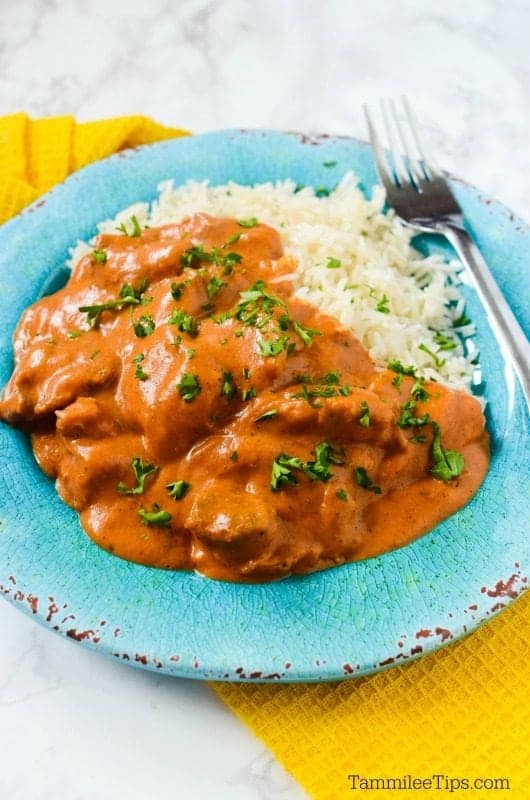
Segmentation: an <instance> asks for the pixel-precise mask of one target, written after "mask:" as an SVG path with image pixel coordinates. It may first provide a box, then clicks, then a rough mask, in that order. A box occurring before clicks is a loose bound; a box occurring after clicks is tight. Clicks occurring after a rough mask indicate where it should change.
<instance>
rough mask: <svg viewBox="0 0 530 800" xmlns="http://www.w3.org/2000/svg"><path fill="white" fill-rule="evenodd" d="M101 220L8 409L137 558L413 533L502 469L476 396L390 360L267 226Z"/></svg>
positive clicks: (49, 301) (267, 567) (18, 342)
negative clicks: (380, 361) (309, 295)
mask: <svg viewBox="0 0 530 800" xmlns="http://www.w3.org/2000/svg"><path fill="white" fill-rule="evenodd" d="M253 223H254V221H253V220H250V221H246V224H243V225H242V224H240V223H239V222H238V221H236V220H231V219H216V218H211V217H209V216H207V215H204V214H197V215H195V216H193V217H191V218H189V219H187V220H184V221H183V222H182V223H180V224H178V225H166V226H163V227H160V228H156V229H155V228H153V229H146V230H143V231H140V230H139V228H138V226H136V225H135V226H134V229H132V228H131V227H130V226H129V229H128V230H129V234H131V233H134V234H136V235H127V234H124V233H116V234H103V235H100V236H99V237H98V239H97V241H96V244H95V250H94V252H93V253H92V254H88V255H87V256H85V257H84V258H83V259H82V260H81V261H80V262H79V263H78V264H77V265H76V267H75V269H74V271H73V274H72V276H71V278H70V280H69V281H68V283H67V285H66V286H65V287H64V288H63V289H62V290H61V291H59V292H57V293H55V294H53V295H51V296H49V297H45V298H43V299H42V300H40V301H39V302H37V303H35V304H34V305H33V306H31V307H30V308H29V309H27V311H26V312H25V313H24V315H23V317H22V320H21V322H20V324H19V327H18V330H17V332H16V336H15V361H16V366H15V370H14V373H13V376H12V378H11V380H10V381H9V383H8V385H7V387H6V389H5V392H4V397H3V400H2V402H1V403H0V416H1V417H2V418H3V419H4V420H5V421H7V422H8V423H10V424H14V425H19V426H22V427H24V428H25V429H27V430H29V431H30V432H31V433H32V440H33V447H34V450H35V455H36V458H37V460H38V462H39V464H40V465H41V467H42V469H43V470H44V471H45V472H46V473H47V474H48V475H50V476H51V477H53V478H55V479H56V481H57V490H58V492H59V494H60V495H61V497H62V498H63V499H64V500H65V502H66V503H68V504H69V505H71V506H72V507H73V508H75V509H76V510H77V511H78V512H79V514H80V518H81V523H82V525H83V527H84V529H85V531H86V532H87V533H88V535H89V536H90V537H91V538H92V539H93V540H94V541H95V542H96V543H97V544H98V545H100V546H101V547H103V548H105V549H106V550H108V551H110V552H112V553H114V554H115V555H117V556H120V557H121V558H125V559H128V560H130V561H135V562H139V563H141V564H147V565H150V566H155V567H162V568H165V569H196V570H198V571H200V572H201V573H202V574H204V575H207V576H208V577H211V578H220V579H226V580H232V581H268V580H272V579H276V578H279V577H282V576H285V575H288V574H291V573H306V572H310V571H313V570H318V569H323V568H325V567H329V566H332V565H336V564H342V563H344V562H346V561H352V560H356V559H360V558H365V557H367V556H372V555H375V554H377V553H381V552H384V551H387V550H391V549H392V548H395V547H399V546H401V545H403V544H405V543H407V542H409V541H411V540H413V539H415V538H416V537H418V536H420V535H421V534H423V533H425V532H426V531H428V530H430V529H431V528H432V527H433V526H435V525H436V524H437V523H438V522H439V521H440V520H443V519H445V518H446V517H447V516H449V515H450V514H452V513H454V512H455V511H456V510H457V509H459V508H461V507H462V506H463V505H464V504H465V503H467V501H468V500H469V499H470V498H471V497H472V495H473V494H474V493H475V492H476V491H477V489H478V487H479V486H480V484H481V482H482V480H483V478H484V475H485V473H486V470H487V467H488V439H487V434H486V433H485V431H484V417H483V415H482V412H481V409H480V406H479V404H478V403H477V401H476V400H475V399H474V398H473V397H471V396H469V395H468V394H466V393H464V392H459V391H452V390H450V389H448V388H445V387H443V386H441V385H439V384H436V383H432V382H422V381H421V380H420V381H417V380H416V378H415V377H414V376H412V375H407V374H403V372H405V373H406V372H407V370H406V369H405V370H403V369H402V368H401V365H399V364H394V365H393V367H394V368H393V369H390V370H380V369H377V368H376V367H375V365H374V363H373V362H372V360H371V359H370V357H369V356H368V354H367V352H366V351H365V350H364V348H363V347H362V346H361V345H360V343H359V342H358V341H357V340H356V339H355V337H354V336H352V334H351V333H350V332H349V331H347V330H346V329H345V328H344V327H343V326H342V325H340V324H339V323H338V322H337V321H336V320H334V319H332V318H331V317H329V316H326V315H324V314H322V313H320V312H319V311H317V310H316V309H314V308H313V307H311V306H309V305H307V304H305V303H303V302H301V301H300V300H298V299H295V298H293V296H292V291H293V287H292V283H291V280H290V278H289V275H290V274H291V273H292V272H293V268H294V266H293V263H292V261H291V260H290V259H289V258H288V257H285V256H284V255H283V254H282V247H281V243H280V238H279V236H278V233H277V232H276V231H274V230H273V229H271V228H269V227H267V226H266V225H262V224H253Z"/></svg>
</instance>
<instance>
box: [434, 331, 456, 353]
mask: <svg viewBox="0 0 530 800" xmlns="http://www.w3.org/2000/svg"><path fill="white" fill-rule="evenodd" d="M434 341H435V342H436V344H437V345H438V347H439V348H440V350H454V349H455V348H456V344H457V343H456V342H455V340H454V339H451V338H450V337H449V336H446V335H445V334H444V333H441V332H440V331H438V333H436V334H435V335H434Z"/></svg>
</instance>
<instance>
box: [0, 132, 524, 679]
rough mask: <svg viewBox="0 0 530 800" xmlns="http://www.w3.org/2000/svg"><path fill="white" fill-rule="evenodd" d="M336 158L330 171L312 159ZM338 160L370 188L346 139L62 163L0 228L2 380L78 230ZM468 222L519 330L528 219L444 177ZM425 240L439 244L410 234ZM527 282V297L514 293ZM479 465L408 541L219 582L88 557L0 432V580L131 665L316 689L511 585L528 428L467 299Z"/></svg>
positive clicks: (468, 618) (314, 176) (317, 173)
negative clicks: (463, 489) (165, 185)
mask: <svg viewBox="0 0 530 800" xmlns="http://www.w3.org/2000/svg"><path fill="white" fill-rule="evenodd" d="M329 161H336V165H335V166H333V167H329V166H328V167H325V166H324V162H329ZM349 169H353V170H354V171H355V172H356V173H357V175H358V176H359V177H360V179H361V182H362V186H363V187H365V188H366V189H368V190H369V189H370V187H371V186H372V185H373V184H374V183H375V182H376V175H375V172H374V167H373V163H372V158H371V154H370V150H369V148H368V146H367V145H366V144H364V143H362V142H359V141H356V140H354V139H346V138H341V139H338V138H330V137H327V136H325V137H311V136H309V137H308V136H302V135H299V134H284V133H276V132H270V131H254V132H240V131H224V132H220V133H211V134H206V135H204V136H196V137H193V138H185V139H176V140H173V141H169V142H164V143H162V144H157V145H153V146H149V147H144V148H141V149H138V150H134V151H126V152H124V153H120V154H119V155H116V156H113V157H112V158H109V159H106V160H105V161H101V162H99V163H96V164H93V165H92V166H90V167H87V168H86V169H84V170H82V171H81V172H78V173H76V174H75V175H73V176H72V177H70V178H69V179H68V180H67V181H66V182H65V183H64V184H62V185H60V186H58V187H57V188H56V189H54V190H53V191H52V192H50V193H49V194H48V195H47V196H46V197H45V198H43V199H42V200H40V201H39V202H38V203H36V204H34V205H33V206H32V207H31V208H29V209H28V210H27V211H26V212H25V213H23V214H22V215H21V216H19V217H17V218H16V219H14V220H12V221H11V222H9V223H7V224H6V225H4V226H3V228H2V229H0V297H1V303H0V352H1V353H2V356H1V359H0V361H1V363H0V384H3V383H4V382H5V381H7V379H8V377H9V375H10V372H11V368H12V357H11V336H12V334H13V330H14V328H15V325H16V323H17V320H18V318H19V316H20V314H21V313H22V311H23V310H24V308H25V307H26V306H27V305H28V304H29V303H31V302H33V301H34V300H35V299H36V298H37V297H38V296H39V294H40V293H41V291H42V289H43V287H44V286H46V284H48V287H49V282H50V280H51V279H52V276H53V275H54V274H56V273H57V270H58V268H59V267H60V266H61V265H62V264H63V263H64V261H65V259H66V258H67V255H68V248H69V247H70V246H71V245H72V244H73V243H75V242H76V241H77V240H78V239H87V238H89V237H90V236H92V235H93V234H94V233H95V232H96V223H97V222H99V221H100V220H102V219H105V218H107V217H112V216H114V215H115V214H116V212H117V211H119V210H120V209H122V208H123V207H125V206H127V205H129V204H130V203H132V202H134V201H136V200H138V199H141V200H152V199H153V198H154V197H155V196H156V187H157V184H158V182H159V181H161V180H163V179H166V178H173V179H174V180H175V183H176V184H180V183H182V182H183V181H185V180H187V179H188V178H193V179H195V180H203V179H205V178H208V179H209V180H210V181H211V183H212V184H220V183H226V182H227V181H228V180H231V179H232V180H236V181H238V182H240V183H244V184H251V183H255V182H262V181H273V180H276V179H280V178H287V177H289V178H293V179H294V180H295V181H297V182H299V183H302V184H312V185H314V186H321V185H325V186H327V187H329V188H331V187H332V186H333V185H334V184H335V183H336V182H337V181H338V180H339V179H340V177H341V176H342V174H343V173H344V172H345V171H346V170H349ZM453 188H454V190H455V192H456V194H457V196H458V200H459V201H460V202H461V204H462V207H463V208H464V211H465V214H466V218H467V220H468V222H469V226H470V229H471V231H472V233H473V235H474V237H475V239H476V241H477V242H478V244H479V246H480V248H481V250H482V252H483V254H484V256H485V257H486V259H487V261H488V262H489V264H490V265H491V268H492V270H493V272H494V273H495V276H496V278H497V280H498V282H499V284H500V287H501V289H502V290H503V291H504V293H505V295H506V297H507V299H508V301H509V302H510V303H511V305H512V307H513V310H514V312H515V314H516V315H517V316H518V318H519V320H520V321H521V323H522V325H523V326H524V327H525V329H526V331H527V333H528V332H529V331H530V308H529V305H528V299H527V292H526V287H527V286H528V280H529V272H528V263H529V261H530V229H529V228H528V227H527V226H526V225H525V224H524V223H523V222H521V220H519V219H517V218H515V217H514V216H513V214H511V213H510V212H509V211H508V210H507V209H506V208H504V207H503V206H501V205H500V204H499V203H497V202H495V201H493V200H490V199H488V198H485V197H483V196H482V195H481V194H480V192H478V191H477V190H476V189H474V188H472V187H470V186H467V185H465V184H462V183H460V182H458V181H454V182H453ZM422 246H423V247H425V248H426V249H428V250H432V248H433V247H437V248H438V249H440V247H442V245H441V244H440V243H439V242H437V243H436V242H434V241H433V240H423V242H422ZM523 289H524V291H523ZM467 297H468V313H469V315H470V316H471V317H472V318H473V319H474V320H475V321H476V324H477V329H478V334H477V342H478V345H479V347H480V350H481V363H482V368H483V373H484V376H485V393H486V396H487V399H488V425H489V430H490V431H491V433H492V445H493V452H492V462H491V469H490V471H489V473H488V476H487V478H486V481H485V483H484V485H483V486H482V488H481V490H480V491H479V493H478V494H477V495H476V497H475V498H474V499H473V500H472V502H471V503H469V505H467V506H466V507H465V508H464V509H462V510H461V511H460V512H459V513H458V514H455V515H454V516H453V517H451V518H450V519H448V520H447V521H446V522H444V523H443V524H442V525H439V526H438V527H437V528H436V529H435V530H434V531H432V533H430V534H428V535H427V536H424V537H423V538H421V539H419V540H418V541H416V542H414V543H413V544H410V545H408V546H407V547H405V548H403V549H401V550H398V551H394V552H392V553H388V554H386V555H384V556H381V557H378V558H373V559H370V560H368V561H364V562H361V563H357V564H349V565H346V566H343V567H338V568H335V569H331V570H327V571H325V572H320V573H317V574H314V575H308V576H305V577H302V578H290V579H288V580H284V581H282V582H280V583H274V584H269V585H257V586H246V585H234V584H229V583H223V582H214V581H209V580H205V579H203V578H200V577H198V576H197V575H195V574H190V573H185V572H163V571H160V570H155V569H150V568H147V567H142V566H137V565H135V564H130V563H127V562H126V561H122V560H120V559H118V558H115V557H113V556H111V555H109V554H108V553H106V552H104V551H103V550H100V549H99V548H98V547H97V546H96V545H95V544H93V543H92V542H91V541H90V539H88V537H87V536H86V535H85V534H84V533H83V531H82V529H81V527H80V525H79V522H78V519H77V515H76V513H75V512H74V511H72V509H70V508H68V507H67V506H66V505H64V503H63V502H62V501H61V500H60V499H59V497H58V496H57V494H56V492H55V488H54V485H53V483H52V482H51V481H50V480H48V479H47V478H46V477H45V476H44V475H43V474H42V472H41V471H40V469H39V468H38V467H37V465H36V463H35V461H34V459H33V455H32V451H31V447H30V444H29V441H28V438H27V437H26V436H25V435H24V434H23V433H21V432H20V431H17V430H12V429H10V428H8V427H7V426H5V425H0V453H1V454H2V456H1V470H0V584H1V586H0V590H1V591H2V592H3V593H4V595H5V596H6V598H7V599H8V600H11V601H12V602H13V603H15V605H16V606H17V607H18V608H20V609H21V610H23V611H25V612H26V613H29V614H33V615H34V617H35V619H36V620H37V621H39V622H41V623H43V624H44V625H47V626H49V627H50V628H51V629H53V630H55V631H57V632H58V633H60V634H62V635H63V636H69V637H71V638H72V639H74V640H76V641H79V642H82V643H83V644H85V645H86V646H88V647H92V648H94V649H96V650H99V651H100V652H101V653H105V654H106V655H108V656H112V657H115V658H118V659H120V660H124V661H125V662H126V663H128V664H132V665H134V666H140V667H146V668H148V669H158V670H160V672H165V673H168V674H171V675H179V676H183V677H187V678H202V679H204V678H208V679H215V680H236V681H239V680H257V681H274V680H277V681H321V680H333V679H338V678H343V677H345V676H346V677H347V676H355V675H364V674H367V673H370V672H374V671H376V670H379V669H381V668H383V667H386V666H390V665H392V664H399V663H402V662H403V661H405V660H406V659H412V658H415V657H418V656H419V655H420V654H422V653H427V652H430V651H432V650H435V649H436V648H438V647H440V646H441V645H443V644H447V643H449V642H450V641H452V640H454V639H457V638H458V637H460V636H462V635H463V634H465V633H466V632H469V631H471V630H473V628H475V627H477V626H478V625H479V624H480V623H482V622H484V621H485V620H487V619H488V618H489V617H491V616H492V615H494V614H495V613H497V612H498V611H499V610H500V609H501V608H503V607H504V606H506V605H508V604H509V603H510V602H512V601H513V599H514V598H515V597H517V596H518V594H520V593H521V592H522V591H523V590H524V589H525V587H526V582H527V578H526V575H527V574H528V567H529V561H530V537H529V535H528V533H529V530H530V525H529V522H530V514H529V509H530V497H529V487H530V481H529V478H530V475H529V472H530V469H529V464H528V427H529V420H528V415H527V412H526V408H525V404H524V402H523V397H522V394H521V392H520V389H519V387H518V386H517V385H516V384H515V382H514V378H513V374H512V373H511V371H510V369H507V368H506V367H505V365H504V363H503V360H502V357H501V354H500V352H499V348H498V345H497V343H496V341H495V339H494V337H493V335H492V332H491V330H490V327H489V325H488V323H487V320H486V317H485V314H484V312H483V310H482V309H481V306H480V305H479V303H478V301H477V299H476V296H475V293H474V292H473V291H472V290H469V291H467Z"/></svg>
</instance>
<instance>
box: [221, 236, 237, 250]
mask: <svg viewBox="0 0 530 800" xmlns="http://www.w3.org/2000/svg"><path fill="white" fill-rule="evenodd" d="M240 239H241V234H240V233H233V234H232V236H229V237H228V239H227V240H226V242H225V243H224V245H223V248H225V247H230V245H231V244H235V243H236V242H239V240H240Z"/></svg>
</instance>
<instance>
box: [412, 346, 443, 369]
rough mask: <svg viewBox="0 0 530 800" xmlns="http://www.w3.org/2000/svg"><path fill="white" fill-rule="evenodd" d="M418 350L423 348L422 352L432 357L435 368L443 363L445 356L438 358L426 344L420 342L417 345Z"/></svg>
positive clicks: (438, 367)
mask: <svg viewBox="0 0 530 800" xmlns="http://www.w3.org/2000/svg"><path fill="white" fill-rule="evenodd" d="M418 350H423V352H424V353H427V355H428V356H430V357H431V358H432V360H433V361H434V365H435V367H436V369H440V368H441V367H443V365H444V364H445V358H438V356H437V355H436V353H433V351H432V350H429V348H428V347H427V345H426V344H423V343H422V344H420V345H418Z"/></svg>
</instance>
